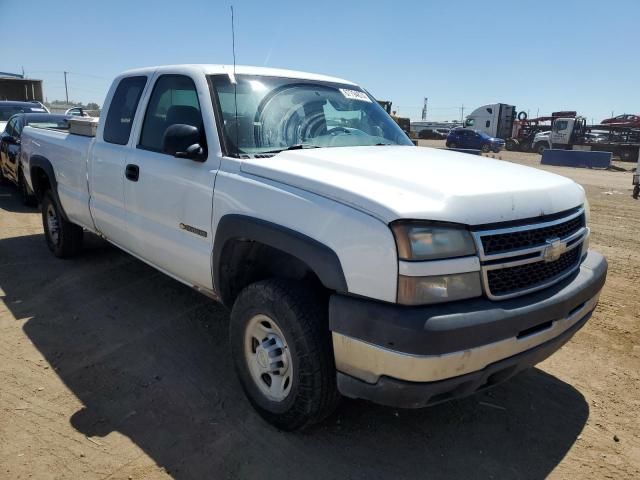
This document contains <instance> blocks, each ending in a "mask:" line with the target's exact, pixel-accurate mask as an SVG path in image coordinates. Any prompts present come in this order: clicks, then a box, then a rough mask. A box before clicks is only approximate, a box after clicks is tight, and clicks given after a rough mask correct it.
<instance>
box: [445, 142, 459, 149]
mask: <svg viewBox="0 0 640 480" xmlns="http://www.w3.org/2000/svg"><path fill="white" fill-rule="evenodd" d="M447 148H458V144H457V143H456V142H449V145H447Z"/></svg>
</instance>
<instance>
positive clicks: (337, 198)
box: [21, 65, 607, 430]
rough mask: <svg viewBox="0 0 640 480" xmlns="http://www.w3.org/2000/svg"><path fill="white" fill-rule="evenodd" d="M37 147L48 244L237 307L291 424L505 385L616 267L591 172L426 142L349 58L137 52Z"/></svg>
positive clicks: (240, 343) (270, 409)
mask: <svg viewBox="0 0 640 480" xmlns="http://www.w3.org/2000/svg"><path fill="white" fill-rule="evenodd" d="M22 152H23V154H22V157H21V162H23V168H24V171H25V172H29V175H28V177H29V178H28V181H29V182H30V186H31V188H32V190H33V192H34V193H35V194H36V195H37V197H38V199H39V201H40V203H41V204H42V216H43V225H44V230H45V238H46V241H47V243H48V245H49V248H50V249H51V251H52V252H53V253H54V254H55V255H56V256H58V257H68V256H71V255H74V254H76V253H78V252H79V250H80V249H81V242H82V236H83V231H89V232H93V233H95V234H98V235H100V236H101V237H103V238H105V239H107V240H108V241H109V242H111V243H113V244H114V245H116V246H118V247H119V248H121V249H123V250H125V251H126V252H129V253H130V254H131V255H134V256H136V257H138V258H139V259H141V260H143V261H145V262H147V263H149V264H150V265H153V266H154V267H156V268H157V269H159V270H161V271H162V272H165V273H166V274H167V275H170V276H172V277H174V278H175V279H177V280H179V281H181V282H183V283H185V284H187V285H189V286H192V287H193V288H195V289H197V290H199V291H200V292H202V293H205V294H208V295H210V296H212V297H214V298H216V299H218V300H220V301H221V302H222V303H223V304H224V305H226V306H228V307H229V308H230V309H231V316H230V329H229V331H230V334H229V335H230V352H231V355H232V356H233V359H234V362H235V365H236V367H237V372H238V376H239V378H240V382H241V384H242V387H243V388H244V390H245V392H246V394H247V397H248V398H249V400H250V401H251V403H252V404H253V405H254V407H255V408H256V409H257V410H258V412H259V413H260V414H261V415H262V416H263V417H264V418H266V419H267V420H268V421H270V422H271V423H273V424H274V425H276V426H277V427H279V428H281V429H286V430H294V429H300V428H303V427H305V426H307V425H310V424H312V423H314V422H318V421H320V420H321V419H323V418H324V417H326V416H327V415H328V414H329V413H330V412H331V411H332V409H333V408H334V407H335V405H336V402H337V400H338V399H339V397H340V394H342V395H344V396H347V397H352V398H363V399H368V400H371V401H374V402H378V403H380V404H385V405H391V406H396V407H421V406H427V405H431V404H435V403H438V402H441V401H444V400H448V399H452V398H457V397H461V396H465V395H470V394H473V393H474V392H477V391H480V390H483V389H485V388H487V387H491V386H493V385H495V384H497V383H499V382H501V381H503V380H506V379H507V378H510V377H512V376H513V375H514V374H516V373H518V372H519V371H521V370H523V369H525V368H527V367H530V366H532V365H535V364H536V363H538V362H540V361H541V360H543V359H544V358H546V357H548V356H549V355H551V354H552V353H553V352H554V351H556V350H557V349H558V348H560V346H561V345H563V344H564V343H565V342H567V341H568V340H569V338H570V337H571V336H572V335H573V334H574V333H575V332H576V331H577V330H578V329H580V328H581V327H582V326H583V325H584V324H585V322H587V320H588V318H589V317H590V315H591V312H592V311H593V309H594V308H595V306H596V303H597V301H598V296H599V293H600V290H601V289H602V286H603V284H604V282H605V277H606V271H607V263H606V260H605V259H604V258H603V256H602V255H600V254H598V253H596V252H593V251H591V250H589V249H588V245H589V228H588V219H589V207H588V205H587V202H586V199H585V194H584V190H583V189H582V188H581V187H580V186H579V185H577V184H576V183H574V182H573V181H571V180H568V179H566V178H564V177H561V176H558V175H553V174H551V173H547V172H544V171H541V170H537V169H533V168H527V167H523V166H519V165H516V164H513V163H508V162H502V161H496V160H491V159H487V158H481V157H477V156H472V155H467V154H464V153H456V152H449V151H444V150H436V149H430V148H421V147H415V146H413V145H412V143H411V141H409V139H408V138H407V136H406V135H405V134H404V133H403V132H402V130H400V128H399V127H398V126H397V125H396V124H395V123H394V122H393V120H392V119H391V118H390V117H389V115H388V114H387V113H385V112H384V110H383V109H382V108H381V107H380V106H379V105H378V104H377V102H376V101H375V100H374V99H373V98H372V97H371V95H369V94H368V93H367V91H366V90H364V89H362V88H361V87H359V86H358V85H356V84H354V83H351V82H349V81H346V80H341V79H338V78H332V77H326V76H321V75H313V74H308V73H300V72H294V71H284V70H275V69H264V68H253V67H237V68H236V69H235V70H234V68H233V67H229V66H219V65H182V66H166V67H153V68H145V69H139V70H133V71H129V72H126V73H123V74H122V75H120V76H118V77H117V78H116V79H115V81H114V82H113V85H112V87H111V89H110V90H109V93H108V95H107V98H106V103H105V106H104V109H103V111H102V116H101V118H100V121H99V124H98V128H97V132H96V134H95V138H92V137H88V136H81V135H77V134H74V133H69V132H62V131H56V130H45V129H34V128H31V127H27V128H25V130H24V132H23V149H22Z"/></svg>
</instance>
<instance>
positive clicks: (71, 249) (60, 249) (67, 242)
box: [42, 190, 83, 258]
mask: <svg viewBox="0 0 640 480" xmlns="http://www.w3.org/2000/svg"><path fill="white" fill-rule="evenodd" d="M42 226H43V228H44V236H45V240H46V241H47V246H48V247H49V250H51V251H52V252H53V254H54V255H55V256H56V257H59V258H68V257H73V256H74V255H76V254H77V253H78V252H79V251H80V249H81V248H82V235H83V232H82V227H79V226H78V225H76V224H74V223H71V222H69V221H67V220H65V219H64V218H63V217H62V215H61V212H60V207H59V206H58V204H57V203H56V201H55V199H54V198H53V195H52V194H51V191H50V190H47V191H46V192H45V193H44V195H43V197H42Z"/></svg>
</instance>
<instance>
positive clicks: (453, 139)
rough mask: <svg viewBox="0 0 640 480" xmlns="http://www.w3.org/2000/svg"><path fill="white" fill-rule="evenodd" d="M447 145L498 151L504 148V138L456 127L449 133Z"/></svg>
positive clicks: (449, 146)
mask: <svg viewBox="0 0 640 480" xmlns="http://www.w3.org/2000/svg"><path fill="white" fill-rule="evenodd" d="M447 147H448V148H469V149H474V150H482V151H483V152H485V153H486V152H490V151H494V152H496V153H498V152H499V151H500V150H502V149H503V148H504V140H502V139H501V138H495V137H491V136H489V135H487V134H486V133H484V132H481V131H479V130H471V129H468V128H456V129H454V130H451V132H449V135H447Z"/></svg>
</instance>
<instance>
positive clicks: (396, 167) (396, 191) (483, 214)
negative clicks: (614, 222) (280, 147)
mask: <svg viewBox="0 0 640 480" xmlns="http://www.w3.org/2000/svg"><path fill="white" fill-rule="evenodd" d="M241 171H242V172H244V173H247V174H251V175H256V176H260V177H263V178H266V179H270V180H274V181H277V182H281V183H284V184H287V185H290V186H293V187H297V188H300V189H302V190H306V191H309V192H313V193H315V194H318V195H321V196H324V197H327V198H331V199H334V200H336V201H338V202H341V203H343V204H346V205H350V206H352V207H355V208H357V209H359V210H361V211H364V212H366V213H369V214H371V215H373V216H375V217H377V218H379V219H380V220H382V221H384V222H386V223H388V222H391V221H393V220H397V219H402V218H404V219H424V220H438V221H446V222H456V223H463V224H466V225H480V224H485V223H493V222H502V221H510V220H519V219H523V218H531V217H537V216H541V215H548V214H553V213H557V212H561V211H564V210H568V209H570V208H574V207H576V206H579V205H581V204H582V203H583V202H584V190H583V189H582V187H581V186H579V185H578V184H576V183H575V182H573V181H572V180H569V179H568V178H565V177H561V176H559V175H555V174H552V173H549V172H545V171H543V170H538V169H535V168H530V167H525V166H521V165H517V164H514V163H510V162H506V161H501V160H492V159H489V158H486V157H481V156H478V155H469V154H466V153H457V152H453V151H446V150H439V149H433V148H424V147H409V146H373V147H337V148H317V149H306V150H292V151H284V152H281V153H279V154H277V155H275V156H274V157H271V158H252V159H247V160H244V161H243V163H242V166H241Z"/></svg>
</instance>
